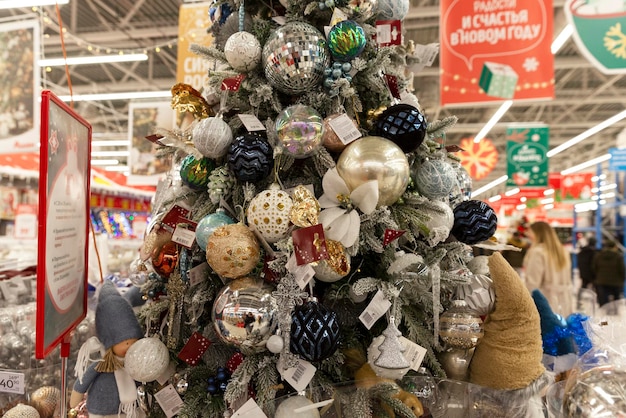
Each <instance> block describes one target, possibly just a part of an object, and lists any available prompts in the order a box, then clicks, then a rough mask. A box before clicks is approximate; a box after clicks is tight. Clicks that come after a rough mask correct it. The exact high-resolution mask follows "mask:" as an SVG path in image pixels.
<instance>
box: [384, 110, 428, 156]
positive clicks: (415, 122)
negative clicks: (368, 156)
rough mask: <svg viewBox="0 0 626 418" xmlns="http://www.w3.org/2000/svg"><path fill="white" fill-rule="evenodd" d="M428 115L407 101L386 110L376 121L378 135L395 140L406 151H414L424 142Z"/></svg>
mask: <svg viewBox="0 0 626 418" xmlns="http://www.w3.org/2000/svg"><path fill="white" fill-rule="evenodd" d="M426 125H427V122H426V117H425V116H424V115H423V114H422V113H421V112H420V111H419V110H418V109H417V108H416V107H414V106H411V105H409V104H406V103H400V104H397V105H393V106H391V107H389V108H387V110H385V111H384V112H383V113H382V114H381V115H380V117H379V118H378V120H377V122H376V135H378V136H382V137H383V138H387V139H389V140H391V141H393V142H394V143H395V144H396V145H397V146H399V147H400V148H401V149H402V151H404V152H405V153H407V152H413V151H415V150H416V149H417V147H419V146H420V145H421V144H422V142H424V137H425V136H426Z"/></svg>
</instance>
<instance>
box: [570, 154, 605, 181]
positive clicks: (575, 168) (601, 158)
mask: <svg viewBox="0 0 626 418" xmlns="http://www.w3.org/2000/svg"><path fill="white" fill-rule="evenodd" d="M610 159H611V154H604V155H601V156H599V157H596V158H592V159H591V160H589V161H585V162H584V163H580V164H577V165H575V166H573V167H570V168H568V169H566V170H563V171H561V175H563V176H566V175H568V174H572V173H575V172H577V171H580V170H584V169H585V168H589V167H591V166H594V165H596V164H600V163H602V162H604V161H608V160H610Z"/></svg>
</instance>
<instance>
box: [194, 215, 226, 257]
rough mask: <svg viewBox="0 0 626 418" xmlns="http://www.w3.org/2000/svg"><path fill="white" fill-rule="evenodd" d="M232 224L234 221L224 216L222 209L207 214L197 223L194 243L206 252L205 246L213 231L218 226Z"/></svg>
mask: <svg viewBox="0 0 626 418" xmlns="http://www.w3.org/2000/svg"><path fill="white" fill-rule="evenodd" d="M234 223H235V221H234V220H233V219H232V218H231V217H230V216H228V215H226V212H225V211H224V209H218V210H217V211H216V212H215V213H211V214H208V215H207V216H205V217H204V218H202V219H200V222H198V225H197V226H196V242H197V243H198V246H199V247H200V248H202V250H203V251H206V245H207V243H208V242H209V237H210V236H211V234H212V233H213V231H215V229H216V228H218V227H220V226H223V225H230V224H234Z"/></svg>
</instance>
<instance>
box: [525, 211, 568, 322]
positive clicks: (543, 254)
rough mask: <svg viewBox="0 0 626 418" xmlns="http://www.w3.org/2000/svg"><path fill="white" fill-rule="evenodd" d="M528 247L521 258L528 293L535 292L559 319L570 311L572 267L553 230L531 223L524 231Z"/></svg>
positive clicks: (544, 224)
mask: <svg viewBox="0 0 626 418" xmlns="http://www.w3.org/2000/svg"><path fill="white" fill-rule="evenodd" d="M528 238H529V239H530V240H531V242H532V245H531V246H530V248H529V249H528V251H527V252H526V256H525V257H524V280H525V282H526V287H527V288H528V290H530V291H532V290H534V289H539V290H540V291H541V293H543V294H544V296H545V297H546V299H548V302H550V306H551V307H552V310H553V311H554V312H556V313H558V314H560V315H562V316H563V317H566V316H567V315H569V314H571V313H572V312H573V310H574V294H573V291H574V290H573V288H574V286H573V284H572V263H571V260H570V255H569V253H568V252H567V250H566V249H565V247H563V244H561V241H560V240H559V237H558V236H557V234H556V232H555V231H554V228H552V227H551V226H550V224H548V223H546V222H535V223H533V224H532V225H530V228H529V229H528Z"/></svg>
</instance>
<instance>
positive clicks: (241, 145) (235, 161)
mask: <svg viewBox="0 0 626 418" xmlns="http://www.w3.org/2000/svg"><path fill="white" fill-rule="evenodd" d="M273 167H274V150H273V149H272V146H271V145H270V144H269V142H267V140H266V139H265V138H263V137H262V136H261V135H258V134H254V133H246V134H243V135H240V136H238V137H237V138H235V140H234V141H233V143H232V144H231V145H230V148H229V150H228V168H230V170H231V171H232V172H233V173H234V174H235V177H236V178H237V180H239V181H249V182H251V183H254V182H257V181H260V180H263V179H264V178H266V177H267V176H268V175H269V174H270V173H271V172H272V168H273Z"/></svg>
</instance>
